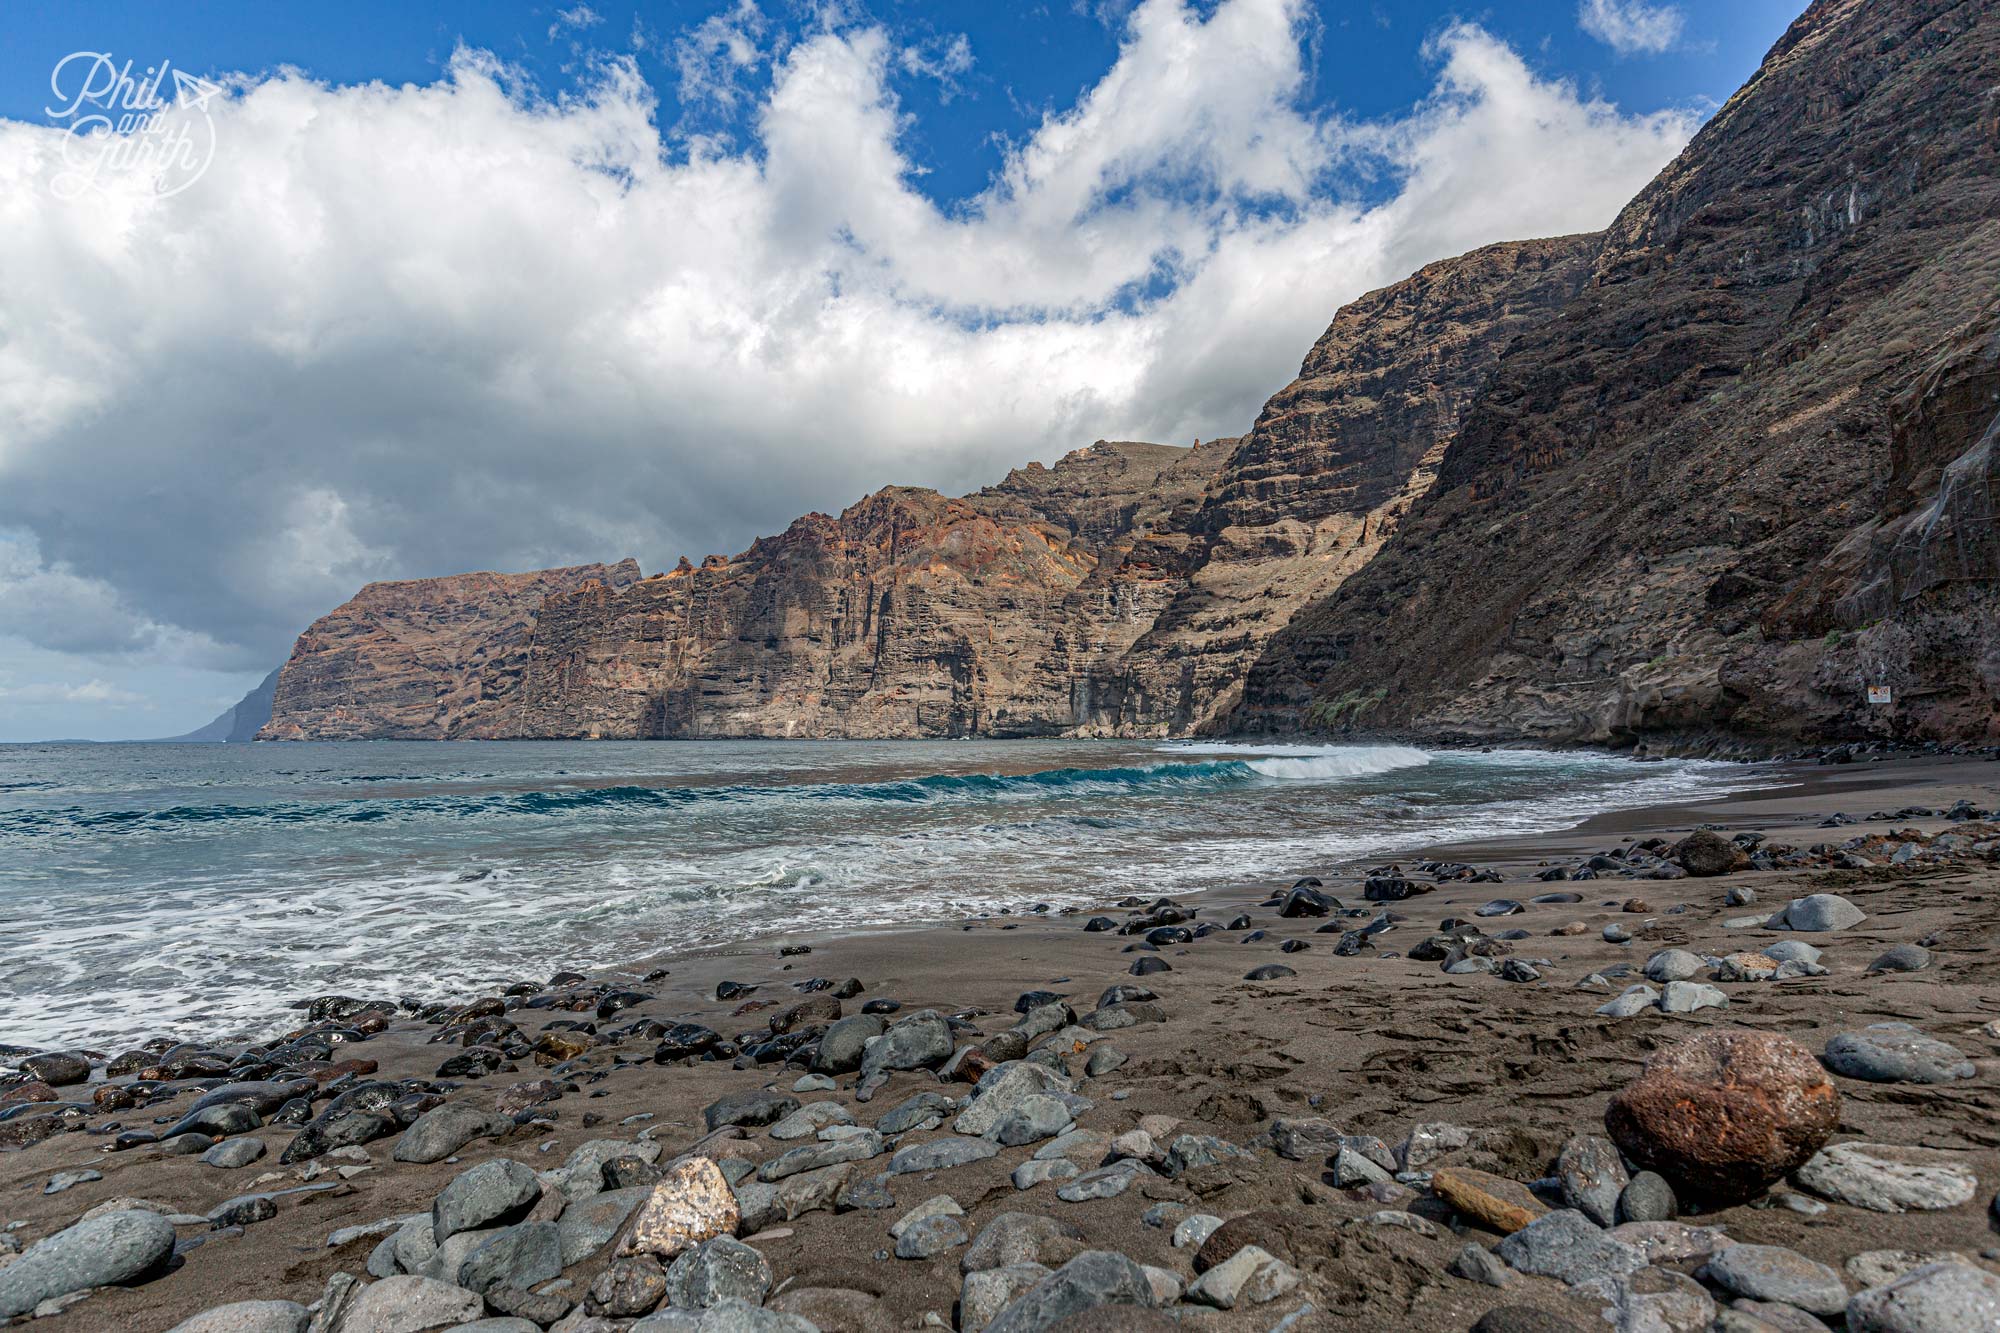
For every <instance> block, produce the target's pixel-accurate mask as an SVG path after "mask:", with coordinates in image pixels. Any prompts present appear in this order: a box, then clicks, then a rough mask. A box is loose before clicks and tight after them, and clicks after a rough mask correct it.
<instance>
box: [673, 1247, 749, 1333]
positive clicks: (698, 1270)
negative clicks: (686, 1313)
mask: <svg viewBox="0 0 2000 1333" xmlns="http://www.w3.org/2000/svg"><path fill="white" fill-rule="evenodd" d="M770 1290H771V1265H770V1264H769V1263H767V1262H766V1261H765V1259H764V1256H763V1255H762V1254H760V1253H758V1251H757V1250H756V1249H755V1248H753V1247H751V1246H749V1245H745V1244H744V1243H743V1242H742V1241H740V1240H736V1239H734V1238H732V1237H729V1236H717V1237H715V1238H714V1239H713V1240H705V1241H703V1242H702V1243H701V1244H699V1245H697V1246H695V1247H694V1248H693V1249H692V1250H689V1251H688V1252H687V1253H686V1254H683V1255H682V1256H681V1257H680V1258H678V1259H676V1260H674V1262H673V1265H672V1266H671V1267H670V1268H668V1269H667V1303H668V1304H669V1305H673V1306H675V1307H677V1308H679V1309H683V1310H706V1309H708V1308H709V1307H711V1306H714V1305H718V1304H720V1303H722V1302H723V1301H730V1300H736V1301H742V1302H745V1303H746V1304H749V1305H762V1304H763V1303H764V1296H765V1294H766V1293H768V1292H769V1291H770ZM706 1327H707V1325H706V1324H705V1323H704V1324H703V1328H706Z"/></svg>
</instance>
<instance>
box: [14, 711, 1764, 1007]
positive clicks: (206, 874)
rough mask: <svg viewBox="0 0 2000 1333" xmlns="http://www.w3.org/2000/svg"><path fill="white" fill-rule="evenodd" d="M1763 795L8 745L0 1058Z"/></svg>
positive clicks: (352, 751)
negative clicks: (337, 1002) (312, 1002)
mask: <svg viewBox="0 0 2000 1333" xmlns="http://www.w3.org/2000/svg"><path fill="white" fill-rule="evenodd" d="M1755 780H1756V779H1755V775H1754V774H1753V773H1751V772H1750V771H1749V770H1746V769H1744V768H1741V767H1738V766H1733V765H1725V764H1712V763H1701V762H1673V761H1670V762H1663V763H1651V764H1639V763H1633V762H1631V761H1628V760H1624V759H1618V758H1613V757H1609V756H1599V755H1587V754H1550V753H1542V752H1536V751H1495V752H1490V753H1470V752H1455V751H1444V752H1426V751H1423V750H1417V749H1410V748H1405V747H1401V746H1255V745H1253V746H1231V745H1225V744H1202V745H1180V744H1151V743H1136V742H1081V741H1047V742H1044V741H1005V742H982V741H939V742H873V743H862V742H824V743H819V742H701V741H687V742H651V743H648V742H630V743H624V742H548V743H501V742H474V743H445V744H424V743H405V742H375V743H366V744H346V745H336V744H303V745H257V746H220V745H23V746H0V1043H3V1042H14V1043H22V1044H33V1045H56V1044H74V1043H83V1042H90V1043H94V1044H97V1045H115V1044H116V1043H117V1042H118V1041H119V1040H121V1039H132V1038H137V1037H142V1036H152V1035H162V1034H172V1035H177V1036H205V1037H223V1036H231V1035H243V1034H245V1033H248V1032H252V1031H255V1030H257V1029H258V1028H259V1027H261V1026H264V1025H266V1024H267V1023H268V1020H269V1019H270V1017H271V1016H272V1015H273V1014H274V1013H276V1012H277V1011H278V1010H279V1009H281V1008H282V1006H283V1004H284V1003H285V1002H286V1001H289V1000H291V999H293V998H296V997H299V996H302V995H307V994H315V993H322V992H326V991H341V992H345V993H349V994H362V995H392V996H401V995H418V996H430V997H436V996H444V995H451V994H464V993H467V992H470V991H473V990H476V989H479V988H482V987H486V986H490V985H491V984H492V983H494V982H496V981H501V980H512V979H515V978H519V977H522V976H535V975H544V974H547V973H548V972H550V971H552V970H555V969H557V968H562V967H574V968H582V969H585V970H588V969H590V968H593V967H605V966H612V965H616V964H619V963H623V962H628V961H631V960H634V959H637V958H640V957H643V956H646V955H649V954H653V953H657V952H660V951H662V950H666V949H672V948H678V947H686V946H706V945H714V944H719V943H733V942H737V941H742V940H748V939H755V938H757V937H758V936H762V935H770V934H775V933H778V932H787V931H796V930H803V929H823V928H834V929H837V928H861V927H875V926H887V925H900V924H909V923H913V922H921V921H939V920H951V919H954V918H957V917H960V916H963V915H966V914H969V913H974V912H984V911H993V910H997V909H1000V908H1003V907H1012V908H1015V909H1020V908H1023V907H1026V906H1029V905H1031V904H1034V903H1037V902H1047V903H1051V904H1054V905H1057V906H1061V905H1066V904H1079V905H1081V904H1086V903H1094V902H1098V901H1101V900H1102V899H1103V898H1105V897H1106V896H1117V895H1123V894H1126V893H1141V894H1158V893H1183V892H1192V891H1197V890H1201V889H1207V888H1215V887H1221V886H1240V885H1253V886H1263V885H1266V884H1275V883H1280V882H1287V881H1288V880H1289V878H1290V877H1291V876H1294V875H1296V874H1299V873H1304V872H1309V871H1314V870H1319V869H1326V868H1330V867H1332V866H1334V865H1337V864H1340V863H1352V862H1354V861H1357V860H1361V859H1365V858H1374V857H1381V856H1387V855H1388V854H1391V853H1393V852H1395V851H1397V850H1399V849H1407V848H1410V847H1414V846H1419V845H1422V844H1426V843H1432V842H1436V841H1440V840H1445V839H1456V838H1465V837H1478V836H1491V835H1497V834H1505V833H1514V832H1535V831H1547V830H1553V829H1559V828H1565V827H1568V826H1569V825H1571V824H1573V823H1575V822H1576V821H1578V820H1580V819H1582V818H1585V817H1586V816H1588V815H1591V814H1595V813H1597V812H1600V811H1604V810H1610V809H1617V808H1624V807H1632V806H1639V805H1650V804H1656V803H1659V802H1662V801H1671V800H1679V799H1690V798H1694V797H1698V796H1701V795H1703V794H1705V793H1714V792H1719V791H1724V790H1730V789H1736V788H1742V787H1747V786H1750V785H1752V784H1753V783H1754V782H1755Z"/></svg>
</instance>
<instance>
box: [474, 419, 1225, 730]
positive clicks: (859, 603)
mask: <svg viewBox="0 0 2000 1333" xmlns="http://www.w3.org/2000/svg"><path fill="white" fill-rule="evenodd" d="M1220 453H1221V451H1220V450H1219V449H1217V448H1215V447H1213V446H1205V447H1204V448H1202V449H1198V450H1186V449H1176V448H1170V447H1167V446H1162V445H1154V444H1131V443H1122V444H1113V443H1104V442H1100V443H1098V444H1095V445H1092V446H1091V447H1090V448H1088V449H1082V450H1078V451H1077V452H1075V453H1073V454H1070V455H1069V456H1068V457H1066V458H1064V459H1063V460H1062V461H1061V462H1060V463H1058V464H1057V465H1056V466H1055V467H1054V468H1043V467H1041V466H1039V465H1034V466H1030V467H1028V468H1025V469H1021V470H1017V471H1016V472H1014V473H1012V474H1011V475H1010V476H1009V477H1008V478H1007V479H1006V480H1005V481H1004V482H1002V483H1001V484H1000V485H998V486H993V487H989V488H987V489H986V490H983V491H980V492H977V493H976V494H973V495H969V496H966V497H964V498H962V499H948V498H946V497H944V496H941V495H939V494H937V493H936V492H934V491H928V490H917V489H912V488H906V487H893V488H890V489H887V490H882V491H878V492H876V493H875V494H874V495H871V496H869V497H868V498H867V499H865V500H863V501H861V502H860V503H859V504H857V505H855V506H853V507H852V508H850V509H848V510H847V511H846V512H844V513H842V514H841V515H840V516H839V517H838V518H830V517H828V516H826V515H824V514H809V515H807V516H806V517H805V518H802V519H799V520H798V521H797V522H795V523H793V524H792V526H791V527H790V528H789V529H787V530H786V531H785V532H784V533H783V534H781V535H780V536H777V537H770V538H765V539H763V540H761V541H758V542H757V543H755V544H754V545H753V546H751V548H750V549H749V550H748V551H746V552H744V553H743V554H742V555H740V556H737V557H736V558H734V559H729V560H725V559H722V558H720V557H710V558H709V559H708V560H707V561H705V562H703V563H702V564H701V565H700V566H698V567H697V566H693V565H690V564H688V563H687V562H685V561H683V562H682V564H681V567H680V568H678V569H676V570H674V571H672V572H671V573H668V574H663V575H657V576H655V577H653V578H650V579H646V580H643V581H641V582H639V583H636V584H633V585H632V586H630V587H627V588H623V589H615V590H614V589H609V588H584V589H581V590H579V591H577V592H575V593H573V594H571V595H568V596H562V597H553V598H551V599H549V601H548V603H547V604H546V605H545V606H544V607H543V608H542V610H541V615H540V620H539V623H538V625H537V628H536V632H535V641H534V647H533V652H532V654H531V660H530V664H529V669H528V671H527V674H526V677H525V679H524V681H523V686H522V691H521V701H520V710H519V714H518V718H517V729H516V730H515V731H514V732H512V733H510V734H520V735H534V736H643V737H654V736H658V737H665V736H800V737H810V736H856V737H889V736H958V735H973V734H988V735H1038V734H1050V733H1053V732H1057V731H1060V730H1062V729H1063V728H1064V726H1065V725H1066V722H1067V718H1068V712H1069V709H1068V695H1067V691H1066V689H1064V688H1063V687H1062V685H1061V683H1060V682H1059V681H1056V680H1054V679H1052V678H1051V676H1050V675H1049V674H1048V672H1047V670H1046V668H1047V665H1048V664H1049V663H1051V662H1053V661H1057V660H1061V659H1062V658H1063V657H1064V656H1065V655H1066V654H1069V653H1071V652H1073V651H1075V649H1076V647H1077V645H1078V643H1079V642H1081V640H1082V638H1083V637H1088V636H1090V635H1092V634H1096V635H1098V636H1100V638H1102V639H1105V640H1109V641H1111V642H1113V643H1117V642H1124V643H1129V642H1130V640H1131V639H1132V638H1133V637H1136V635H1137V634H1138V632H1139V631H1140V630H1141V629H1143V628H1144V624H1145V623H1146V621H1145V619H1144V618H1141V617H1140V616H1139V615H1138V614H1137V612H1136V611H1135V608H1134V606H1133V605H1132V604H1130V603H1120V602H1118V601H1117V600H1116V599H1113V600H1112V601H1111V602H1110V603H1108V604H1107V605H1106V606H1105V607H1104V608H1103V609H1104V610H1105V611H1106V614H1105V615H1103V616H1100V617H1098V618H1097V619H1096V620H1095V621H1090V620H1088V618H1080V617H1079V616H1078V613H1077V609H1076V607H1075V606H1073V605H1072V604H1071V597H1072V594H1074V593H1075V592H1076V591H1077V590H1078V588H1079V587H1080V586H1081V585H1082V584H1083V583H1084V581H1085V580H1086V579H1087V578H1089V577H1090V576H1091V575H1092V574H1093V573H1095V572H1096V571H1097V570H1099V568H1100V567H1102V566H1104V565H1106V564H1108V563H1119V562H1122V561H1123V560H1124V559H1125V558H1126V555H1127V553H1128V551H1129V549H1130V547H1131V546H1132V544H1133V543H1134V541H1135V540H1136V539H1137V538H1138V537H1139V535H1140V534H1142V533H1144V532H1146V531H1148V530H1149V529H1150V528H1151V527H1152V525H1154V524H1156V523H1158V522H1160V521H1161V520H1162V519H1163V518H1164V517H1165V516H1166V515H1168V514H1169V513H1170V512H1172V510H1173V509H1174V508H1175V507H1176V506H1179V505H1184V504H1186V503H1188V502H1190V501H1191V500H1193V499H1194V497H1196V496H1197V495H1198V494H1199V493H1200V489H1201V486H1202V484H1203V482H1204V481H1205V480H1207V478H1208V475H1209V473H1210V472H1211V471H1212V470H1213V468H1214V466H1215V464H1216V463H1217V462H1218V461H1219V456H1220ZM1128 613H1130V614H1128Z"/></svg>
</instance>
